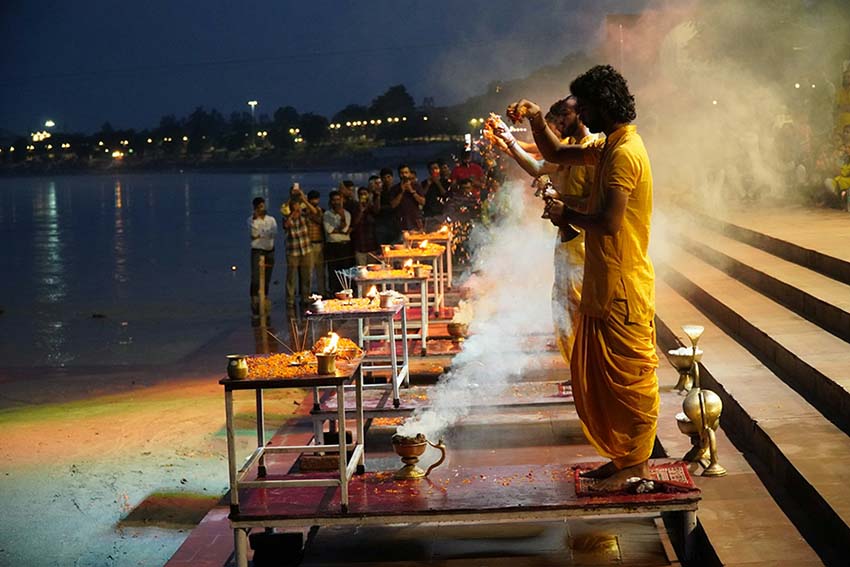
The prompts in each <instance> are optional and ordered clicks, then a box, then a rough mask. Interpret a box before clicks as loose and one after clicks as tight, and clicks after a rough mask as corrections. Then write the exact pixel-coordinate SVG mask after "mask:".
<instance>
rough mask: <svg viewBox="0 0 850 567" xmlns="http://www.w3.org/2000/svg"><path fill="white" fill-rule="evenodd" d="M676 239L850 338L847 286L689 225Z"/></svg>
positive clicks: (721, 266)
mask: <svg viewBox="0 0 850 567" xmlns="http://www.w3.org/2000/svg"><path fill="white" fill-rule="evenodd" d="M676 241H677V243H678V244H679V245H680V246H681V247H682V248H684V249H686V250H687V251H688V252H690V253H691V254H694V255H695V256H697V257H699V258H700V259H702V260H704V261H706V262H708V263H710V264H711V265H713V266H714V267H716V268H718V269H720V270H723V271H724V272H726V273H727V274H729V275H730V276H732V277H734V278H735V279H737V280H739V281H741V282H743V283H745V284H746V285H748V286H749V287H751V288H753V289H754V290H756V291H758V292H760V293H762V294H764V295H766V296H767V297H770V298H771V299H773V300H774V301H776V302H778V303H781V304H782V305H784V306H785V307H787V308H789V309H791V310H792V311H794V312H795V313H796V314H798V315H800V316H801V317H804V318H806V319H807V320H809V321H811V322H812V323H814V324H816V325H818V326H819V327H821V328H823V329H826V330H827V331H829V332H830V333H832V334H833V335H835V336H837V337H840V338H841V339H843V340H845V341H848V342H850V285H848V284H845V283H842V282H839V281H837V280H834V279H832V278H829V277H827V276H824V275H823V274H820V273H818V272H816V271H813V270H810V269H808V268H804V267H803V266H800V265H798V264H795V263H792V262H789V261H786V260H783V259H781V258H779V257H777V256H774V255H773V254H770V253H768V252H765V251H764V250H761V249H759V248H756V247H753V246H750V245H749V244H745V243H743V242H741V241H739V240H736V239H733V238H729V237H727V236H724V235H722V234H720V233H718V232H716V231H714V230H712V229H709V228H704V227H700V226H695V225H694V224H690V225H688V227H687V230H680V232H679V236H678V237H677V239H676Z"/></svg>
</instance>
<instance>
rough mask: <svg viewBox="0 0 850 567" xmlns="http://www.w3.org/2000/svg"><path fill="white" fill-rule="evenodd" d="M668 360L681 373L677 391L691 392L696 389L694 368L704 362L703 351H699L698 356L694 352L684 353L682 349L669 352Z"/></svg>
mask: <svg viewBox="0 0 850 567" xmlns="http://www.w3.org/2000/svg"><path fill="white" fill-rule="evenodd" d="M667 360H669V361H670V364H672V365H673V368H675V369H676V371H677V372H678V373H679V381H678V382H676V390H678V391H680V392H689V391H690V390H691V388H693V387H694V378H693V375H692V373H693V367H694V364H697V363H699V361H700V360H702V351H701V350H697V353H696V356H694V355H693V352H688V353H682V352H681V349H673V350H668V351H667Z"/></svg>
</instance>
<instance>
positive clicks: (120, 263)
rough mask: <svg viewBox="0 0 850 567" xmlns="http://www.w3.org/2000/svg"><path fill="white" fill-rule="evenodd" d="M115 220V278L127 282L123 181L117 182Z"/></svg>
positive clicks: (115, 189)
mask: <svg viewBox="0 0 850 567" xmlns="http://www.w3.org/2000/svg"><path fill="white" fill-rule="evenodd" d="M114 194H115V218H114V219H113V222H114V224H113V228H112V234H113V237H114V238H113V242H112V251H113V253H114V254H115V257H114V260H115V268H114V270H115V273H114V276H113V277H114V278H115V280H116V281H118V282H126V281H127V280H128V279H129V278H128V277H127V243H126V237H125V233H124V216H123V214H122V209H123V208H124V196H123V194H122V192H121V181H120V180H118V179H116V180H115V188H114Z"/></svg>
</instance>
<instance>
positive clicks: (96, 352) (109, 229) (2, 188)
mask: <svg viewBox="0 0 850 567" xmlns="http://www.w3.org/2000/svg"><path fill="white" fill-rule="evenodd" d="M368 175H369V173H368V172H367V173H363V172H360V173H343V172H310V173H303V174H288V173H285V174H284V173H280V174H221V173H216V174H197V173H191V174H144V175H142V174H138V175H136V174H133V175H114V176H107V175H96V176H95V175H84V176H56V177H40V178H0V275H2V277H0V309H2V310H3V313H2V314H1V315H0V357H2V360H0V367H4V366H6V367H8V366H51V367H62V366H75V365H76V366H91V365H94V366H97V365H131V364H156V363H168V362H174V361H177V360H179V359H180V358H182V357H185V356H186V355H187V354H189V353H191V352H192V351H193V350H195V349H197V348H199V347H200V346H202V345H203V343H204V342H205V341H207V340H209V339H210V338H211V337H214V336H216V335H217V334H219V333H222V332H223V331H226V330H227V329H228V328H233V326H234V325H236V324H240V323H242V322H244V321H245V320H247V318H248V316H249V302H248V283H249V281H248V280H249V278H250V269H249V268H250V266H249V261H248V259H249V248H250V243H249V239H248V231H247V226H246V220H247V218H248V217H249V216H250V214H251V200H252V199H253V198H254V197H257V196H262V197H265V198H266V201H267V202H268V203H269V208H270V210H271V211H272V212H273V213H275V216H278V217H279V215H278V214H277V211H278V208H279V206H280V203H281V202H282V201H283V200H284V199H285V198H286V197H287V196H288V193H289V189H288V188H289V186H290V185H291V183H292V182H293V181H299V182H300V183H301V186H302V188H304V189H305V190H310V189H317V190H319V191H321V193H322V202H323V204H324V203H325V202H326V196H327V194H328V193H329V192H330V190H331V189H332V188H333V187H334V186H335V185H336V184H337V183H338V182H339V180H341V179H343V178H350V179H353V180H354V181H355V183H357V184H358V185H365V183H366V178H367V176H368ZM279 220H280V219H279V218H278V221H279ZM282 245H283V243H282V241H281V240H279V241H278V257H277V260H278V263H277V265H276V268H275V274H274V279H275V280H278V281H280V282H283V275H284V271H283V264H284V263H283V261H282V260H283V256H282V253H281V251H282V249H283V248H282ZM231 266H236V268H237V269H236V271H233V270H232V269H231ZM272 294H273V298H274V299H276V300H278V301H279V300H280V299H281V298H280V297H277V296H279V295H280V296H282V294H283V286H282V285H280V284H279V285H277V286H274V287H273V288H272Z"/></svg>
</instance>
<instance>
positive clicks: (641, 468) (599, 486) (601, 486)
mask: <svg viewBox="0 0 850 567" xmlns="http://www.w3.org/2000/svg"><path fill="white" fill-rule="evenodd" d="M632 477H638V478H649V462H648V461H644V462H642V463H640V464H637V465H633V466H631V467H626V468H624V469H620V470H618V471H617V472H615V473H614V474H612V475H609V476H608V477H606V478H603V479H602V480H600V481H599V482H597V483H596V484H594V485H593V486H591V487H590V490H591V491H593V492H616V491H618V490H622V489H623V488H625V486H626V481H627V480H628V479H630V478H632Z"/></svg>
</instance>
